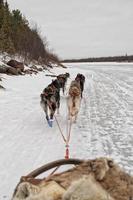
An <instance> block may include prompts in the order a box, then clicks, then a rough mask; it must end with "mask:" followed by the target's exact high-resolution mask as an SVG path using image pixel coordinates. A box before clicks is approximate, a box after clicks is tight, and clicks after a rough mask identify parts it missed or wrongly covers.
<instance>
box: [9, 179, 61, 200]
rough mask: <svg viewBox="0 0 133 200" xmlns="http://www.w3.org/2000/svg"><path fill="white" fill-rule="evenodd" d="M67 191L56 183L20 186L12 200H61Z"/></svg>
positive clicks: (23, 184) (25, 183) (22, 184)
mask: <svg viewBox="0 0 133 200" xmlns="http://www.w3.org/2000/svg"><path fill="white" fill-rule="evenodd" d="M64 192H65V190H64V189H63V188H62V187H61V186H60V185H59V184H57V183H56V182H55V181H50V182H43V181H42V182H40V184H38V185H34V184H32V183H29V182H23V183H21V184H19V186H18V188H17V191H16V193H15V195H14V197H13V198H12V200H61V199H62V196H63V194H64Z"/></svg>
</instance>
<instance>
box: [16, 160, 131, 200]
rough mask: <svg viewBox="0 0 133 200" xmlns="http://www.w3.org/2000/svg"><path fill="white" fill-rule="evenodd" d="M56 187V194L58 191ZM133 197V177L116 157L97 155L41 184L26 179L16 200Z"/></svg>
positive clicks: (104, 199) (17, 193)
mask: <svg viewBox="0 0 133 200" xmlns="http://www.w3.org/2000/svg"><path fill="white" fill-rule="evenodd" d="M55 191H56V195H55ZM23 199H25V200H45V199H47V200H132V199H133V177H132V176H130V175H128V174H127V173H125V172H124V171H123V170H122V169H121V168H120V167H119V166H118V165H117V164H116V163H114V161H113V160H111V159H107V158H97V159H95V160H88V161H85V162H84V163H82V164H80V165H78V166H76V167H74V168H72V169H69V170H67V171H65V172H62V173H59V174H54V175H51V177H50V178H49V179H47V181H45V179H43V180H42V181H41V183H39V184H38V185H34V184H32V183H28V182H23V183H20V184H19V185H18V187H17V189H16V192H15V194H14V197H13V199H12V200H23Z"/></svg>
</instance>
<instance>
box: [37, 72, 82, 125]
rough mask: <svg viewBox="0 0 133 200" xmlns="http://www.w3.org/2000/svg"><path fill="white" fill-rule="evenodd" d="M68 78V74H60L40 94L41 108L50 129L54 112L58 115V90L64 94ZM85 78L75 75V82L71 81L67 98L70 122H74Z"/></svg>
mask: <svg viewBox="0 0 133 200" xmlns="http://www.w3.org/2000/svg"><path fill="white" fill-rule="evenodd" d="M69 77H70V74H69V73H65V74H60V75H58V76H57V78H56V79H55V80H52V83H50V84H49V85H48V86H47V87H46V88H45V89H44V90H43V92H42V93H41V95H40V97H41V101H40V104H41V107H42V108H43V110H44V112H45V115H46V120H47V122H48V124H49V126H50V127H52V123H53V117H54V114H55V111H56V110H57V113H59V108H60V89H62V92H63V94H64V92H65V89H66V83H67V80H68V78H69ZM84 83H85V76H84V75H83V74H79V73H78V74H77V76H76V78H75V80H73V81H72V82H71V84H70V88H69V92H68V97H67V105H68V119H69V120H71V121H72V122H76V119H77V115H78V112H79V108H80V103H81V98H82V96H83V95H82V93H83V90H84Z"/></svg>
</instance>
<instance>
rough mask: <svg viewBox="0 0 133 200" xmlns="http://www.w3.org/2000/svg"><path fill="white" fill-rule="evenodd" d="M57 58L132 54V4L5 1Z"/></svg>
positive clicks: (126, 0)
mask: <svg viewBox="0 0 133 200" xmlns="http://www.w3.org/2000/svg"><path fill="white" fill-rule="evenodd" d="M8 3H9V4H10V8H11V9H14V8H15V9H16V8H18V9H20V10H21V12H22V13H23V14H24V15H25V16H26V18H27V19H28V20H29V21H30V22H31V23H32V22H36V23H37V24H38V26H39V27H40V28H41V32H42V35H43V36H46V37H47V40H48V42H49V47H50V48H51V49H53V50H54V52H55V53H57V54H58V56H59V57H60V58H82V57H93V56H94V57H96V56H98V57H99V56H109V55H111V56H112V55H121V54H122V55H123V54H126V53H127V54H133V0H26V1H22V0H8Z"/></svg>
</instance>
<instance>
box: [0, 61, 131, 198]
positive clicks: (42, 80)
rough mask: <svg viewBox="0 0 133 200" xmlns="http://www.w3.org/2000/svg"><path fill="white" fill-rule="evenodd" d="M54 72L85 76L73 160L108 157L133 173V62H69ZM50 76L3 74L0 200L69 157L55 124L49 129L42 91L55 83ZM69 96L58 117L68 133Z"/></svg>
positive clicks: (72, 146) (72, 144) (72, 145)
mask: <svg viewBox="0 0 133 200" xmlns="http://www.w3.org/2000/svg"><path fill="white" fill-rule="evenodd" d="M67 65H68V68H67V69H62V68H54V69H53V70H52V72H53V73H55V74H59V73H62V72H63V73H64V72H66V71H69V73H70V74H71V78H70V79H69V81H68V83H67V88H68V87H69V84H70V82H71V80H73V79H74V77H75V76H76V74H77V73H83V74H84V75H85V77H86V82H85V90H84V95H83V96H84V97H83V99H82V102H81V108H80V112H79V115H78V120H77V123H76V124H73V125H72V131H71V140H70V157H72V158H83V159H90V158H95V157H99V156H108V157H111V158H113V159H114V160H115V161H116V162H118V163H119V164H120V165H121V166H122V167H123V168H124V169H125V170H126V171H127V172H129V173H130V174H133V64H126V63H124V64H115V63H114V64H109V63H104V64H103V65H102V64H89V63H83V64H81V63H80V64H79V63H76V64H67ZM45 74H49V72H41V73H40V74H38V75H32V76H28V75H26V76H7V75H4V78H5V79H3V86H4V87H5V88H6V90H5V91H3V90H1V91H0V182H1V183H0V200H2V199H11V196H12V193H13V191H14V189H15V187H16V185H17V183H18V181H19V179H20V177H21V176H23V175H27V174H28V173H29V172H31V171H32V170H34V169H36V168H38V167H40V166H41V165H44V164H46V163H48V162H50V161H53V160H56V159H62V158H64V155H65V144H64V142H63V139H62V137H61V135H60V132H59V129H58V126H57V124H56V121H54V125H53V128H50V127H48V124H47V122H46V120H45V115H44V112H43V110H42V108H41V107H40V93H41V92H42V90H43V89H44V88H45V87H46V86H47V85H48V84H49V83H50V82H51V79H52V78H51V77H47V76H45ZM66 97H67V95H63V94H62V92H61V108H60V114H59V115H56V116H57V119H58V121H59V123H60V126H61V128H62V130H63V133H64V134H65V135H66V132H67V124H68V121H67V104H66Z"/></svg>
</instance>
